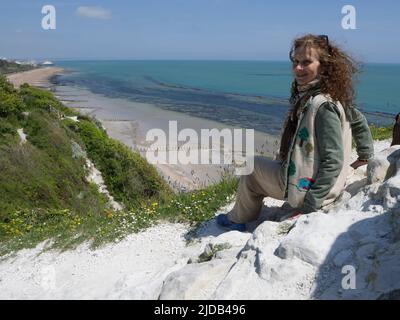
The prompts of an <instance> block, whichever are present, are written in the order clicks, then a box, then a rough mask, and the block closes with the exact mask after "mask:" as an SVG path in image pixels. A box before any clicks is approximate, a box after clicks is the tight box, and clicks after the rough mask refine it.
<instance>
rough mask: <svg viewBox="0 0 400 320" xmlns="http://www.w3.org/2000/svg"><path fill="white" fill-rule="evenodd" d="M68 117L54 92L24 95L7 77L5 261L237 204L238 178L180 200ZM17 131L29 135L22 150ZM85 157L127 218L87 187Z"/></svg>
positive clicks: (94, 129)
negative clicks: (38, 248) (31, 250)
mask: <svg viewBox="0 0 400 320" xmlns="http://www.w3.org/2000/svg"><path fill="white" fill-rule="evenodd" d="M62 115H65V116H74V115H78V114H77V113H76V112H74V111H72V110H70V109H68V108H66V107H65V106H63V105H62V104H61V103H60V102H59V101H58V100H57V99H55V98H54V96H53V95H52V94H51V93H50V92H47V91H43V90H40V89H36V88H32V87H29V86H27V85H24V86H22V87H21V89H20V90H19V91H17V90H15V89H14V88H13V87H12V86H11V85H10V84H9V83H8V82H7V81H6V80H5V78H4V77H0V169H1V171H2V174H1V175H0V255H2V254H6V253H8V252H10V251H13V250H18V249H21V248H27V247H33V246H35V245H36V244H38V243H39V242H41V241H43V240H46V239H53V240H54V241H53V242H54V245H55V246H58V247H62V248H68V247H73V246H75V245H77V244H79V243H81V242H83V241H85V240H88V239H91V240H92V243H93V244H94V245H100V244H103V243H106V242H108V241H114V240H118V239H122V238H123V237H125V236H126V235H128V234H129V233H131V232H136V231H138V230H140V229H142V228H144V227H147V226H150V225H151V224H153V223H154V222H156V221H159V220H165V219H167V220H169V221H186V222H190V223H193V224H196V223H198V222H201V221H204V220H207V219H210V218H211V217H212V216H213V215H214V212H215V211H216V210H217V209H218V208H219V207H221V206H222V205H224V204H226V203H227V202H228V201H230V200H231V198H230V197H231V196H232V194H233V193H234V191H235V189H236V186H237V180H236V179H232V178H227V179H225V180H224V181H223V182H221V183H220V184H218V185H215V186H212V187H209V188H206V189H204V190H200V191H196V192H191V193H185V194H173V193H172V192H171V190H170V189H169V188H168V186H167V185H166V184H165V182H164V181H163V180H162V179H161V178H160V177H159V175H158V174H157V172H156V170H155V168H154V167H153V166H151V165H150V164H148V163H147V162H146V161H145V160H144V159H143V158H141V157H140V155H139V154H137V153H134V152H132V151H131V150H130V149H129V148H127V147H126V146H124V145H122V144H121V143H119V142H117V141H114V140H112V139H110V138H109V137H108V136H107V134H106V133H105V132H104V130H103V129H102V128H101V126H100V125H99V124H98V123H97V122H96V121H95V120H94V119H89V118H87V117H82V116H79V115H78V116H79V117H80V121H79V122H74V121H72V120H70V119H65V118H63V117H62ZM18 128H23V129H24V132H25V133H26V134H27V142H26V143H25V144H23V145H21V144H20V139H19V136H18V135H17V129H18ZM73 145H75V146H76V145H78V146H79V147H78V149H81V150H80V151H81V152H76V150H75V151H74V147H73ZM75 149H76V147H75ZM82 154H87V156H88V157H89V158H90V159H91V160H92V161H93V162H94V163H95V165H96V167H97V168H98V169H100V170H101V172H102V174H103V178H104V180H105V183H106V184H107V187H108V189H109V191H110V193H111V194H112V195H113V197H114V198H115V199H116V200H117V201H119V202H121V203H123V204H124V206H125V209H124V210H123V211H120V212H114V211H112V210H111V209H110V208H109V207H108V204H107V199H106V198H105V197H104V196H103V195H102V194H100V193H99V192H98V189H97V186H95V185H92V184H90V183H88V182H87V181H86V178H85V177H86V176H87V169H86V168H85V166H84V164H85V158H84V157H83V156H82Z"/></svg>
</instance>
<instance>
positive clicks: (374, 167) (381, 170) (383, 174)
mask: <svg viewBox="0 0 400 320" xmlns="http://www.w3.org/2000/svg"><path fill="white" fill-rule="evenodd" d="M399 158H400V145H394V146H391V147H389V148H387V149H385V150H383V151H381V152H379V153H377V154H375V156H374V157H373V158H372V159H370V160H369V161H368V168H367V174H368V183H369V184H372V183H376V182H382V181H384V180H386V179H388V178H390V177H392V176H393V175H395V173H396V163H397V161H398V160H399Z"/></svg>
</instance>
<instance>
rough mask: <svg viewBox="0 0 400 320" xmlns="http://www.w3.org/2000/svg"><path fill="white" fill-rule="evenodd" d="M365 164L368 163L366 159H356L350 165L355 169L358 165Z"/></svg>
mask: <svg viewBox="0 0 400 320" xmlns="http://www.w3.org/2000/svg"><path fill="white" fill-rule="evenodd" d="M366 164H368V160H360V159H357V160H356V161H354V162H353V163H352V164H351V165H350V166H352V167H353V168H354V169H357V168H358V167H361V166H365V165H366Z"/></svg>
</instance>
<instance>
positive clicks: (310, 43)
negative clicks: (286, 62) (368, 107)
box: [289, 34, 359, 107]
mask: <svg viewBox="0 0 400 320" xmlns="http://www.w3.org/2000/svg"><path fill="white" fill-rule="evenodd" d="M303 46H306V47H311V48H314V49H316V50H317V53H318V58H319V62H320V64H321V71H320V81H321V93H323V94H329V95H330V96H331V98H332V99H333V100H334V101H340V103H341V104H342V105H343V107H346V106H351V105H353V104H354V100H355V92H354V88H353V75H354V74H356V73H357V72H358V71H359V66H358V63H357V62H356V61H355V60H354V59H353V58H352V57H351V56H350V55H349V54H347V53H346V52H344V51H343V50H342V49H341V48H339V47H338V46H337V45H336V44H332V43H331V42H330V41H329V39H328V37H327V36H325V35H321V36H318V35H313V34H306V35H304V36H302V37H300V38H297V39H294V41H293V45H292V47H291V50H290V53H289V57H290V60H291V61H292V62H294V53H295V51H296V49H298V48H301V47H303ZM297 93H298V92H297V86H296V80H294V81H293V83H292V90H291V94H292V97H293V96H295V95H296V94H297Z"/></svg>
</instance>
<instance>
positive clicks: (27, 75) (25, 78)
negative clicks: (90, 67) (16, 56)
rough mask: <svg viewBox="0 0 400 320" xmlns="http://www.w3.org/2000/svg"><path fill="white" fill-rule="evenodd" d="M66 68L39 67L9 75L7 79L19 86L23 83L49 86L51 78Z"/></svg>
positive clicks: (41, 86) (42, 86)
mask: <svg viewBox="0 0 400 320" xmlns="http://www.w3.org/2000/svg"><path fill="white" fill-rule="evenodd" d="M63 72H64V69H62V68H58V67H46V68H39V69H34V70H30V71H25V72H18V73H13V74H10V75H7V79H8V80H9V81H10V82H11V83H12V84H14V86H15V87H16V88H19V87H20V86H21V85H22V84H24V83H28V84H30V85H31V86H35V87H40V88H48V87H49V86H50V85H51V84H50V82H49V79H50V78H51V77H53V76H55V75H58V74H62V73H63Z"/></svg>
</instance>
